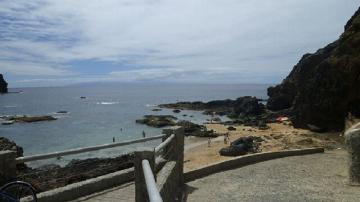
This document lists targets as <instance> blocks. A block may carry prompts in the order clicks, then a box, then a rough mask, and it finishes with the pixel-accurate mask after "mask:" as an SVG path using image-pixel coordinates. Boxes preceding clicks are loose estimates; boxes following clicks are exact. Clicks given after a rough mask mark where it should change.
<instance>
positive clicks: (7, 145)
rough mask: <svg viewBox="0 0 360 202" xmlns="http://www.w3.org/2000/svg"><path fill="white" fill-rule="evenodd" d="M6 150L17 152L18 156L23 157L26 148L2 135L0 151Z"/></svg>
mask: <svg viewBox="0 0 360 202" xmlns="http://www.w3.org/2000/svg"><path fill="white" fill-rule="evenodd" d="M5 150H10V151H14V152H16V157H22V156H23V155H24V150H23V148H22V147H20V146H18V145H16V143H15V142H13V141H11V140H9V139H7V138H5V137H0V151H5Z"/></svg>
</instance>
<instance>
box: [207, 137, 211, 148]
mask: <svg viewBox="0 0 360 202" xmlns="http://www.w3.org/2000/svg"><path fill="white" fill-rule="evenodd" d="M208 147H211V138H210V137H209V139H208Z"/></svg>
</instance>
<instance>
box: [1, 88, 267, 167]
mask: <svg viewBox="0 0 360 202" xmlns="http://www.w3.org/2000/svg"><path fill="white" fill-rule="evenodd" d="M268 86H269V85H244V84H241V85H240V84H239V85H205V84H167V83H166V84H145V83H142V84H140V83H138V84H129V83H126V84H120V83H119V84H97V85H95V84H92V85H90V84H89V85H78V86H67V87H41V88H18V89H10V91H22V93H11V94H4V95H0V115H52V116H54V117H56V118H58V119H57V120H55V121H49V122H46V121H45V122H37V123H15V124H12V125H0V136H2V137H6V138H8V139H10V140H13V141H15V142H16V143H17V144H18V145H20V146H22V147H23V149H24V155H33V154H41V153H48V152H55V151H62V150H66V149H73V148H78V147H87V146H95V145H99V144H105V143H111V142H112V140H113V137H114V138H115V140H116V142H119V141H124V140H131V139H137V138H141V137H142V131H144V132H145V133H146V135H147V136H155V135H160V134H161V130H162V129H158V128H152V127H148V126H146V125H141V124H136V123H135V120H136V119H140V118H142V116H143V115H146V114H169V115H174V116H176V117H178V118H179V119H180V120H190V121H193V122H195V123H203V122H205V121H206V119H209V117H208V116H206V115H203V114H202V113H201V112H196V111H188V110H183V111H182V112H181V113H179V114H176V113H173V112H172V110H170V109H163V110H162V111H159V112H154V111H151V110H152V109H153V108H155V106H156V105H158V104H162V103H172V102H178V101H210V100H216V99H235V98H237V97H240V96H245V95H250V96H256V97H258V98H264V99H266V98H267V95H266V89H267V87H268ZM81 96H85V97H86V99H81V98H80V97H81ZM58 111H67V112H68V113H67V114H57V113H56V112H58ZM183 114H187V115H188V116H186V117H184V116H183ZM190 115H193V117H190ZM221 118H222V120H226V119H227V118H226V117H221ZM155 144H158V141H152V142H148V143H141V144H137V145H130V146H127V147H121V148H116V149H108V150H102V151H100V152H99V151H98V152H89V153H86V154H82V155H75V156H70V157H64V158H62V159H56V160H49V161H47V163H48V162H51V163H58V164H65V163H67V162H68V161H69V160H71V159H73V158H89V157H105V156H106V157H109V156H114V155H118V154H119V153H127V152H130V151H132V150H134V149H135V148H136V147H141V146H153V145H155Z"/></svg>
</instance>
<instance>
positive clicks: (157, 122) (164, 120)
mask: <svg viewBox="0 0 360 202" xmlns="http://www.w3.org/2000/svg"><path fill="white" fill-rule="evenodd" d="M176 119H177V118H176V117H174V116H171V115H145V116H144V118H143V119H138V120H136V123H139V124H145V125H148V126H152V127H156V128H161V127H166V126H175V125H176V122H175V120H176Z"/></svg>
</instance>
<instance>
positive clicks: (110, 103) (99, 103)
mask: <svg viewBox="0 0 360 202" xmlns="http://www.w3.org/2000/svg"><path fill="white" fill-rule="evenodd" d="M96 104H97V105H116V104H119V102H97V103H96Z"/></svg>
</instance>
